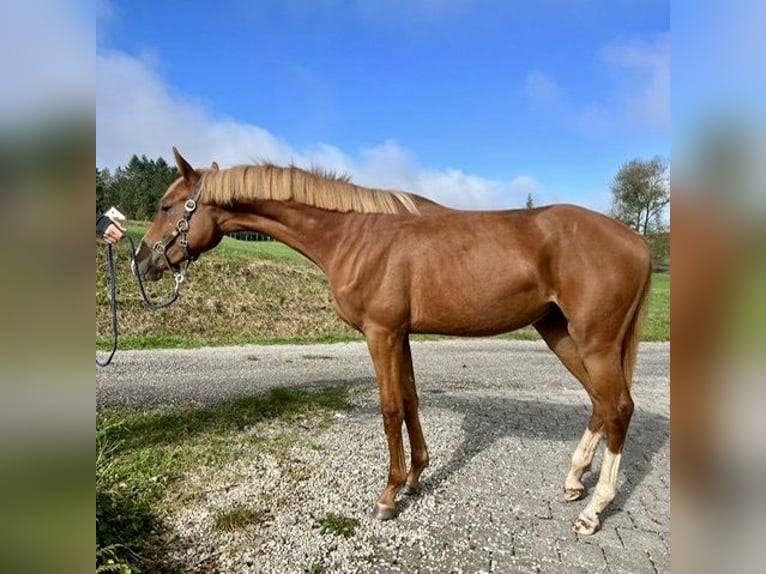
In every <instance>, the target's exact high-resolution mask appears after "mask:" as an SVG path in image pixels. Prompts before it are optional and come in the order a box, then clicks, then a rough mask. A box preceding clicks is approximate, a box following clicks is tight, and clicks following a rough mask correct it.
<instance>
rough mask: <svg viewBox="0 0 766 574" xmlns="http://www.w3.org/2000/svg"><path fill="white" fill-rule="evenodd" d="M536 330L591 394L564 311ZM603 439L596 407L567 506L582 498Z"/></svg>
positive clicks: (568, 483) (567, 488)
mask: <svg viewBox="0 0 766 574" xmlns="http://www.w3.org/2000/svg"><path fill="white" fill-rule="evenodd" d="M534 327H535V328H536V329H537V331H538V332H539V333H540V335H541V336H542V338H543V339H544V340H545V342H546V343H547V344H548V347H550V349H551V351H553V352H554V354H555V355H556V356H557V357H558V358H559V360H560V361H561V362H562V364H563V365H564V366H565V367H566V368H567V369H568V370H569V372H570V373H572V374H573V375H574V376H575V378H576V379H577V380H578V381H580V383H581V384H582V386H583V387H585V389H586V390H588V389H589V387H590V379H589V377H588V372H587V371H586V370H585V365H584V364H583V361H582V359H581V358H580V354H579V353H578V351H577V345H576V343H575V342H574V340H573V339H572V337H571V336H570V335H569V331H568V328H567V327H568V323H567V320H566V318H565V317H564V315H563V314H562V313H561V311H560V310H559V309H558V308H557V309H554V310H552V311H551V312H550V313H549V314H548V315H546V316H545V317H543V318H542V319H541V320H539V321H538V322H537V323H535V324H534ZM588 394H590V391H589V390H588ZM603 435H604V431H603V423H602V421H601V417H600V415H599V414H598V413H597V412H596V409H595V405H594V409H593V413H592V414H591V417H590V420H589V421H588V425H587V427H586V428H585V432H584V433H583V435H582V438H581V439H580V442H579V443H578V444H577V448H575V450H574V452H573V453H572V464H571V466H570V467H569V472H568V473H567V477H566V480H565V481H564V500H566V501H567V502H572V501H575V500H578V499H579V498H580V497H582V494H583V492H584V490H585V487H584V486H583V484H582V482H581V481H580V479H581V478H582V475H583V474H585V473H586V472H588V471H589V470H590V466H591V463H592V462H593V456H594V455H595V453H596V448H597V447H598V443H599V441H600V440H601V437H602V436H603Z"/></svg>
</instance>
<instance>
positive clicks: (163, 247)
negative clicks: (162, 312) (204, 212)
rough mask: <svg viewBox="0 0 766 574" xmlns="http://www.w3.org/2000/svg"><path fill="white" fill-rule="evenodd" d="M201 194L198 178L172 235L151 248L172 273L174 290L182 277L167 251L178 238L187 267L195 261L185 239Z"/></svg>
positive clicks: (178, 285)
mask: <svg viewBox="0 0 766 574" xmlns="http://www.w3.org/2000/svg"><path fill="white" fill-rule="evenodd" d="M201 192H202V177H200V178H199V180H198V181H197V184H196V185H195V186H194V191H193V192H192V196H191V198H189V199H187V200H186V203H184V214H183V216H182V217H181V219H179V220H178V222H177V223H176V226H175V229H173V233H171V234H170V235H168V236H167V237H164V238H163V239H161V240H160V241H157V242H155V243H154V245H152V246H151V249H152V250H153V251H155V252H157V253H159V254H160V255H162V257H163V259H165V265H167V267H168V269H169V270H170V271H171V272H172V273H173V278H174V279H175V282H176V290H177V289H178V288H179V287H180V285H181V283H183V280H184V275H183V273H182V272H180V271H175V270H174V269H173V266H172V265H171V264H170V260H169V259H168V249H169V248H170V246H171V245H173V243H174V242H175V240H176V239H178V238H179V237H180V239H179V240H178V244H179V245H180V246H181V249H182V251H183V253H184V261H186V262H187V267H188V265H189V263H191V262H192V261H194V260H195V259H197V257H198V256H197V255H192V253H191V252H190V251H189V240H188V238H187V234H188V233H189V220H190V219H191V217H192V215H194V212H195V211H196V210H197V200H198V199H199V196H200V193H201ZM142 242H143V240H142Z"/></svg>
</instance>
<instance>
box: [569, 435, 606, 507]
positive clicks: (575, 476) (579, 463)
mask: <svg viewBox="0 0 766 574" xmlns="http://www.w3.org/2000/svg"><path fill="white" fill-rule="evenodd" d="M602 436H604V433H603V432H601V431H599V432H592V431H591V430H590V429H589V428H586V429H585V432H584V433H583V435H582V438H581V439H580V442H579V444H578V445H577V448H576V449H575V451H574V452H573V453H572V466H571V467H570V468H569V474H567V478H566V480H565V481H564V489H565V490H566V491H569V492H570V493H571V494H570V496H568V497H567V498H568V499H572V498H571V497H572V496H574V493H575V492H576V491H582V490H583V485H582V482H580V478H582V475H583V474H584V473H585V471H587V470H588V469H589V468H590V465H591V462H593V455H594V454H596V448H597V447H598V443H599V441H600V440H601V437H602ZM577 498H579V495H578V496H577Z"/></svg>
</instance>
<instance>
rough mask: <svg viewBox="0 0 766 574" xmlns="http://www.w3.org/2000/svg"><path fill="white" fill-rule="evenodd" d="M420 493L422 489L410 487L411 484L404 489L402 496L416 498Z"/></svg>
mask: <svg viewBox="0 0 766 574" xmlns="http://www.w3.org/2000/svg"><path fill="white" fill-rule="evenodd" d="M418 492H420V489H419V488H417V487H416V486H410V485H409V484H405V485H404V486H403V487H402V494H403V495H404V496H415V495H416V494H417V493H418Z"/></svg>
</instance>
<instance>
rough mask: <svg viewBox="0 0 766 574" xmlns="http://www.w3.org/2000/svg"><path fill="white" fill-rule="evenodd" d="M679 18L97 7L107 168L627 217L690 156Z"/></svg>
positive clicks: (582, 10) (652, 5) (658, 7)
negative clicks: (258, 171)
mask: <svg viewBox="0 0 766 574" xmlns="http://www.w3.org/2000/svg"><path fill="white" fill-rule="evenodd" d="M669 21H670V14H669V3H668V1H667V0H665V1H655V0H569V1H565V0H538V1H536V2H526V1H520V0H518V1H517V0H506V1H503V0H473V1H470V0H441V1H438V0H408V1H407V0H313V1H312V0H282V1H279V0H255V1H245V0H221V1H219V2H215V3H211V2H148V1H124V2H123V1H118V0H108V1H99V2H98V3H97V19H96V22H97V33H96V38H97V42H96V45H97V50H96V60H97V61H96V85H97V88H96V115H97V133H96V136H97V150H96V163H97V166H99V167H105V166H106V167H111V168H114V167H116V166H117V165H124V164H125V163H127V161H128V159H129V158H130V156H131V155H132V154H133V153H137V154H146V155H147V156H149V157H157V156H160V155H161V156H164V157H166V158H170V157H172V156H171V146H173V145H176V146H178V148H179V149H180V150H181V152H182V153H183V154H185V155H186V156H187V158H188V159H189V160H190V161H191V162H192V163H194V164H197V165H208V164H209V163H210V162H211V161H213V160H216V161H218V162H219V163H220V164H221V165H222V167H226V166H227V165H233V164H237V163H247V162H253V161H259V160H270V161H274V162H276V163H287V162H290V161H293V162H295V163H298V164H299V165H309V164H312V163H313V164H319V165H321V166H323V167H325V168H328V169H335V170H338V171H343V172H346V173H349V174H350V175H352V176H353V178H354V180H355V181H357V182H359V183H363V184H366V185H371V186H376V187H387V188H399V189H405V190H408V191H414V192H417V193H421V194H423V195H427V196H429V197H431V198H434V199H436V200H438V201H441V202H443V203H446V204H448V205H452V206H456V207H465V208H502V207H518V206H522V205H523V204H524V202H525V200H526V197H527V194H528V193H532V195H533V198H534V201H535V203H536V204H543V203H549V202H573V203H579V204H582V205H586V206H589V207H592V208H595V209H598V210H601V211H606V210H607V209H608V208H609V198H610V194H609V185H610V183H611V181H612V178H613V177H614V175H615V174H616V172H617V170H618V169H619V167H620V165H621V164H622V163H624V162H627V161H629V160H631V159H634V158H636V157H639V158H646V159H648V158H650V157H652V156H654V155H657V154H659V155H662V156H665V157H669V154H670V36H669V29H670V24H669Z"/></svg>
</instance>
